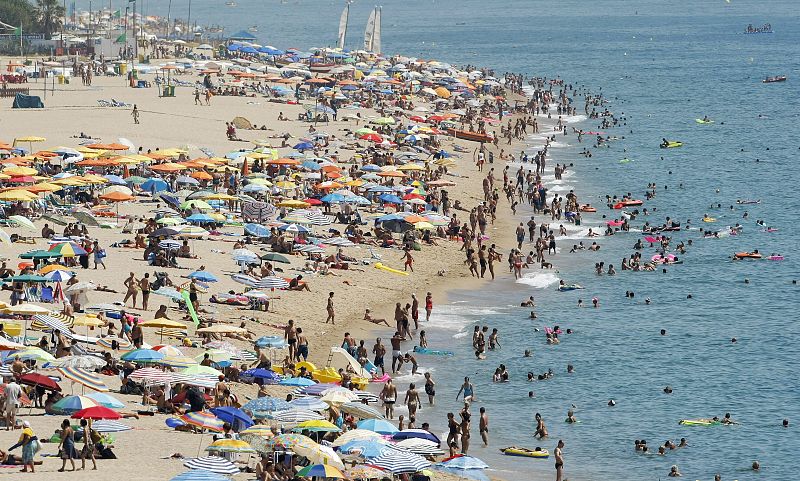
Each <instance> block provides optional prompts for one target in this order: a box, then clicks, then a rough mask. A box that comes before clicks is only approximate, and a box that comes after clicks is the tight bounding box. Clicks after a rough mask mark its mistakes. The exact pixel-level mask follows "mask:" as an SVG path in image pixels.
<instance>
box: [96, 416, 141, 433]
mask: <svg viewBox="0 0 800 481" xmlns="http://www.w3.org/2000/svg"><path fill="white" fill-rule="evenodd" d="M92 429H94V430H95V431H97V432H98V433H121V432H123V431H130V430H131V429H133V428H132V427H130V426H128V425H127V424H122V423H121V422H119V421H112V420H110V419H101V420H99V421H95V422H93V423H92Z"/></svg>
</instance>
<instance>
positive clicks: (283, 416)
mask: <svg viewBox="0 0 800 481" xmlns="http://www.w3.org/2000/svg"><path fill="white" fill-rule="evenodd" d="M268 417H269V418H270V419H272V420H274V421H277V422H279V423H302V422H305V421H318V420H322V419H324V416H322V414H320V413H318V412H316V411H307V410H305V409H287V410H285V411H277V412H274V413H272V414H271V415H270V416H268Z"/></svg>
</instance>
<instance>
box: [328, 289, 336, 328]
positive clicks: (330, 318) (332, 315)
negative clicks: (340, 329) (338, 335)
mask: <svg viewBox="0 0 800 481" xmlns="http://www.w3.org/2000/svg"><path fill="white" fill-rule="evenodd" d="M325 309H326V310H327V311H328V318H327V319H325V324H327V323H329V322H330V323H331V324H336V311H335V310H334V309H333V292H329V293H328V304H327V306H326V307H325Z"/></svg>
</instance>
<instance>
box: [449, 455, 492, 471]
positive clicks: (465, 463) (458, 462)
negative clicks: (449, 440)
mask: <svg viewBox="0 0 800 481" xmlns="http://www.w3.org/2000/svg"><path fill="white" fill-rule="evenodd" d="M438 464H439V465H441V466H445V467H447V468H457V469H486V468H488V467H489V465H488V464H486V463H484V462H483V461H481V460H480V459H478V458H475V457H473V456H466V455H463V456H454V457H452V458H449V459H446V460H444V461H442V462H440V463H438Z"/></svg>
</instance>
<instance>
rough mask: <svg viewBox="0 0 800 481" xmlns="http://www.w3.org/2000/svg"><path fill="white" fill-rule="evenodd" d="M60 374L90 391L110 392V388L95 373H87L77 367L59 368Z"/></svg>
mask: <svg viewBox="0 0 800 481" xmlns="http://www.w3.org/2000/svg"><path fill="white" fill-rule="evenodd" d="M58 372H59V374H61V375H62V376H64V377H66V378H67V379H70V380H72V381H75V382H77V383H78V384H81V385H83V386H86V387H88V388H89V389H94V390H95V391H100V392H106V391H108V386H106V385H105V383H104V382H103V381H102V379H100V377H98V376H97V375H96V374H95V373H93V372H89V371H85V370H83V369H79V368H77V367H60V368H58Z"/></svg>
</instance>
